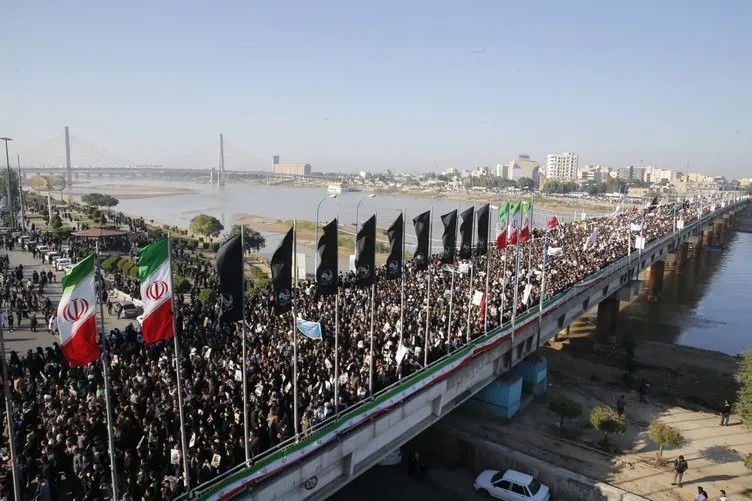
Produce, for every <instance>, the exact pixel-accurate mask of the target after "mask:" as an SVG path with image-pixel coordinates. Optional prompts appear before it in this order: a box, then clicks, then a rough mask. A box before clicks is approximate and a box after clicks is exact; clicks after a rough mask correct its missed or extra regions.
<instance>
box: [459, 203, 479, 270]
mask: <svg viewBox="0 0 752 501" xmlns="http://www.w3.org/2000/svg"><path fill="white" fill-rule="evenodd" d="M474 217H475V207H470V208H468V209H465V210H464V211H463V212H462V223H461V224H460V259H470V258H471V257H472V256H473V223H474V222H475V221H474V220H473V218H474Z"/></svg>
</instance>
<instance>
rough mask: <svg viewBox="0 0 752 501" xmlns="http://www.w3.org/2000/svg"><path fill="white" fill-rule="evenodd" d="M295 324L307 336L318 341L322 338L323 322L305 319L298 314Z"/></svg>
mask: <svg viewBox="0 0 752 501" xmlns="http://www.w3.org/2000/svg"><path fill="white" fill-rule="evenodd" d="M295 326H296V327H297V328H298V330H299V331H300V333H301V334H303V335H304V336H305V337H307V338H309V339H315V340H318V341H320V340H321V323H319V322H312V321H310V320H303V318H302V317H301V316H300V315H298V318H296V319H295Z"/></svg>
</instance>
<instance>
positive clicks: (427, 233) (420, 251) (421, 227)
mask: <svg viewBox="0 0 752 501" xmlns="http://www.w3.org/2000/svg"><path fill="white" fill-rule="evenodd" d="M413 226H414V227H415V238H416V239H417V240H418V245H417V246H416V247H415V256H414V258H413V262H414V263H415V269H416V270H425V269H426V268H428V263H429V262H430V260H431V211H430V210H429V211H427V212H424V213H423V214H421V215H419V216H418V217H416V218H413Z"/></svg>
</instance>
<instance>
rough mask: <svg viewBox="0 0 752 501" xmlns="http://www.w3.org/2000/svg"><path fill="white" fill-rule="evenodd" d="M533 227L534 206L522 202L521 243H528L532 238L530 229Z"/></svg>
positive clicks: (530, 203)
mask: <svg viewBox="0 0 752 501" xmlns="http://www.w3.org/2000/svg"><path fill="white" fill-rule="evenodd" d="M532 226H533V204H532V202H522V226H521V228H520V243H525V242H527V240H528V238H530V228H531V227H532Z"/></svg>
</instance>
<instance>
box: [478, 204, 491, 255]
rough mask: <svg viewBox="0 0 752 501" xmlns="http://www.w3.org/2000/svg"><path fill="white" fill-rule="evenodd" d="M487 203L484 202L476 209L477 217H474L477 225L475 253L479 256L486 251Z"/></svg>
mask: <svg viewBox="0 0 752 501" xmlns="http://www.w3.org/2000/svg"><path fill="white" fill-rule="evenodd" d="M489 208H490V207H489V205H488V204H486V205H484V206H482V207H481V208H480V209H478V217H477V218H476V219H477V221H476V224H477V225H478V241H477V243H476V245H475V249H476V251H475V252H476V253H477V254H478V255H479V256H485V255H486V252H488V223H489V221H488V215H489V213H488V210H489Z"/></svg>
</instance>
